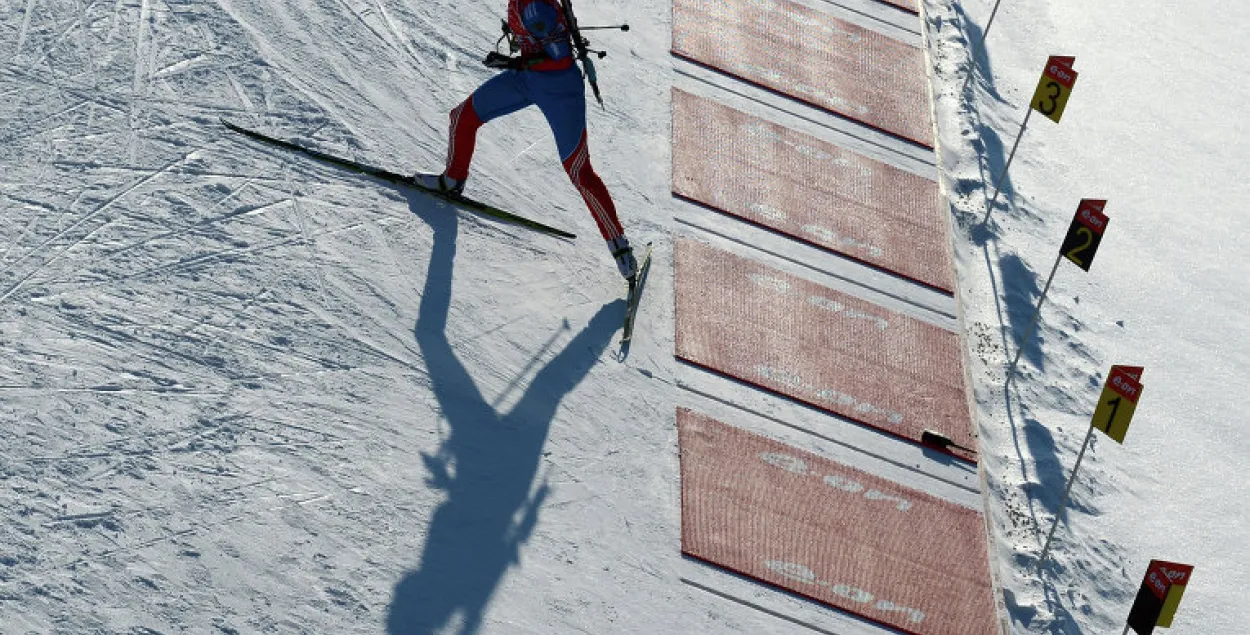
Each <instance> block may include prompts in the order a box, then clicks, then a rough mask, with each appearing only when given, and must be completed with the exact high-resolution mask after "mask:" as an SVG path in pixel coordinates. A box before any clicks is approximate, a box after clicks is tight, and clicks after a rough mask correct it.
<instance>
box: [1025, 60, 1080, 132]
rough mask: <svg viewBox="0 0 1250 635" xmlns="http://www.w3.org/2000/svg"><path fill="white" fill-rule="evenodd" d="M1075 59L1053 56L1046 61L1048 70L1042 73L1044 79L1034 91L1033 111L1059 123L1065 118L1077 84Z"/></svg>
mask: <svg viewBox="0 0 1250 635" xmlns="http://www.w3.org/2000/svg"><path fill="white" fill-rule="evenodd" d="M1075 61H1076V58H1075V57H1068V56H1063V55H1052V56H1050V59H1048V60H1046V68H1045V69H1044V70H1043V71H1042V79H1041V80H1040V81H1038V83H1037V90H1035V91H1033V101H1032V102H1031V104H1030V105H1031V106H1032V107H1033V110H1036V111H1037V112H1040V113H1042V114H1043V115H1046V116H1047V117H1050V120H1051V121H1054V122H1055V123H1059V119H1060V118H1061V117H1063V109H1064V108H1065V107H1067V105H1068V96H1070V95H1071V94H1072V86H1074V85H1075V84H1076V75H1077V73H1076V71H1074V70H1072V63H1073V62H1075Z"/></svg>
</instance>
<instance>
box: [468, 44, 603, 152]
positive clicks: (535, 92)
mask: <svg viewBox="0 0 1250 635" xmlns="http://www.w3.org/2000/svg"><path fill="white" fill-rule="evenodd" d="M528 106H538V109H539V110H541V111H542V112H543V116H544V117H546V118H547V125H549V126H551V131H552V132H553V133H554V134H555V136H556V149H558V150H559V152H560V160H561V161H564V160H566V159H568V158H569V156H570V155H572V154H573V151H574V150H576V149H577V144H578V143H579V142H580V141H581V138H582V133H583V132H585V131H586V85H585V84H584V83H583V82H582V72H581V69H579V68H578V67H577V66H576V65H574V66H570V67H569V68H566V69H564V70H559V71H504V72H502V73H500V74H498V75H496V76H494V77H492V78H491V79H489V80H487V81H486V83H485V84H482V85H481V86H480V87H478V89H477V90H476V91H474V92H473V110H474V111H475V112H477V116H478V118H479V119H481V120H482V123H486V122H488V121H490V120H492V119H495V118H497V117H502V116H504V115H509V114H512V113H514V112H516V111H518V110H521V109H522V108H526V107H528Z"/></svg>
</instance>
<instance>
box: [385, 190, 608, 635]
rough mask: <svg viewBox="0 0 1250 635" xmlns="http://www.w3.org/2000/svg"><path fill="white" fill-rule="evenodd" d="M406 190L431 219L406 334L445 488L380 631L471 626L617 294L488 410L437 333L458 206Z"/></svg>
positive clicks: (540, 495) (537, 500)
mask: <svg viewBox="0 0 1250 635" xmlns="http://www.w3.org/2000/svg"><path fill="white" fill-rule="evenodd" d="M409 201H410V207H411V209H412V211H413V212H414V213H415V214H417V216H419V217H421V218H422V219H424V220H425V221H426V222H427V223H428V224H429V226H430V227H431V228H432V229H433V230H434V244H433V248H432V253H431V254H430V264H429V271H428V275H427V277H426V280H425V288H424V291H423V293H422V296H421V307H420V309H419V313H418V318H417V323H416V327H415V336H416V340H417V344H418V346H419V347H420V349H421V354H422V356H423V358H424V361H425V363H426V366H427V371H428V372H429V377H430V383H431V389H432V390H433V392H434V395H435V397H436V398H437V399H438V402H439V406H440V409H441V411H442V414H443V416H444V417H445V418H446V420H447V423H448V425H449V427H450V430H451V431H450V433H449V435H448V436H447V438H446V439H444V441H443V443H442V445H441V447H440V448H439V450H438V452H437V453H436V454H432V455H431V454H423V455H422V457H421V458H422V460H423V461H424V463H425V465H426V468H427V469H428V470H429V473H430V476H429V478H428V480H427V484H428V485H429V486H430V487H436V488H438V489H441V490H443V491H444V492H446V495H447V498H446V500H445V501H444V502H443V503H442V504H441V505H439V507H438V508H437V509H436V510H435V511H434V512H433V514H432V516H431V518H430V523H429V525H428V527H427V528H426V529H425V532H426V537H425V546H424V549H423V552H422V553H421V554H420V558H419V560H418V561H417V568H416V569H415V570H413V571H410V572H408V573H407V574H406V575H405V576H404V577H403V579H402V580H401V581H400V582H399V583H398V584H397V585H396V587H395V591H394V597H393V599H392V601H391V605H390V607H389V610H388V615H387V624H386V626H387V633H388V635H418V634H420V635H424V634H433V633H452V632H454V633H458V634H461V635H469V634H472V633H476V632H477V631H478V630H479V628H480V627H481V624H482V620H483V617H484V614H485V611H486V609H487V606H488V605H489V602H490V599H491V597H492V595H494V593H495V590H496V588H497V586H498V585H499V583H500V581H501V580H502V578H503V576H504V575H505V574H506V573H507V571H508V569H509V568H511V567H512V566H513V565H514V564H515V563H517V562H518V561H519V554H520V549H521V546H522V545H523V544H524V543H525V542H526V541H527V540H528V538H529V536H530V534H531V533H532V532H533V530H534V528H535V527H536V526H537V524H538V520H539V515H540V512H541V509H542V505H543V502H544V500H545V498H546V496H547V494H548V491H549V489H548V486H547V485H546V484H545V483H543V484H541V485H539V486H538V487H534V483H535V479H536V478H537V476H538V468H539V465H540V464H541V459H542V451H543V447H544V445H545V443H546V440H547V435H548V431H549V429H550V426H551V422H552V419H553V418H554V417H555V413H556V409H557V407H558V406H559V404H560V401H561V400H562V399H563V398H564V396H565V395H567V394H568V393H569V392H570V391H572V390H573V389H574V388H575V387H576V386H577V384H578V383H579V382H580V381H581V380H582V379H583V378H584V377H585V376H586V375H587V373H588V372H589V371H590V369H591V367H592V366H593V365H594V364H595V362H596V361H597V360H598V359H599V358H600V357H601V356H602V354H603V353H604V351H605V350H606V349H607V347H608V345H609V344H610V342H611V340H612V337H613V335H614V334H615V332H616V330H617V329H618V328H619V326H620V321H621V315H622V312H623V311H624V302H623V301H621V300H615V301H613V302H611V303H609V304H607V305H605V306H603V307H602V308H601V309H599V311H598V312H597V313H596V314H595V315H594V317H593V318H592V319H591V320H590V322H589V324H587V325H586V327H585V328H584V329H583V330H582V331H581V332H580V333H578V334H577V335H575V336H574V337H573V339H572V340H571V341H569V343H568V344H567V345H565V347H564V348H563V350H561V351H560V352H559V353H557V354H556V355H555V357H554V358H552V360H551V361H550V362H549V363H547V364H546V365H545V366H543V367H542V368H541V369H540V370H539V371H538V373H537V375H536V376H535V377H534V379H533V381H532V382H531V383H530V384H529V386H528V387H526V388H525V392H524V393H523V395H522V396H521V397H520V400H519V401H518V402H517V403H516V405H515V406H514V407H513V408H512V409H511V410H510V411H507V412H500V411H497V410H496V407H495V406H494V405H492V404H491V403H490V402H489V401H488V400H487V399H486V398H485V397H484V396H483V395H482V394H481V392H480V391H479V389H478V388H477V385H476V383H475V382H474V379H473V377H472V376H471V375H470V374H469V372H468V370H467V369H466V368H465V366H464V364H463V363H462V362H461V361H460V358H459V357H458V356H457V354H456V350H455V349H454V347H453V346H452V344H451V342H450V341H449V340H448V337H447V334H446V326H447V318H448V311H449V309H450V304H451V281H452V270H453V265H454V261H455V257H456V240H457V234H458V223H457V213H456V211H455V210H452V209H450V208H449V207H448V206H445V205H441V204H439V203H437V202H435V200H434V199H433V198H431V197H426V196H423V195H420V194H412V195H410V197H409Z"/></svg>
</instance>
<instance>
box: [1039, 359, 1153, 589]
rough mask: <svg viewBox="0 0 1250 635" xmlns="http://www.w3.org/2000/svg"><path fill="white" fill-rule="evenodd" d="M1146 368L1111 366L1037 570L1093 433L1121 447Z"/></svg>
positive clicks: (1047, 549) (1043, 547)
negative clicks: (1113, 441)
mask: <svg viewBox="0 0 1250 635" xmlns="http://www.w3.org/2000/svg"><path fill="white" fill-rule="evenodd" d="M1144 371H1145V368H1143V367H1141V366H1112V367H1111V372H1109V373H1107V383H1106V385H1104V386H1103V389H1102V395H1101V396H1099V397H1098V407H1097V408H1095V409H1094V416H1093V417H1092V418H1091V419H1090V422H1089V432H1088V433H1086V434H1085V442H1084V443H1082V444H1081V453H1080V454H1078V455H1077V456H1076V465H1074V466H1072V476H1070V477H1069V478H1068V485H1067V487H1065V488H1064V490H1063V498H1062V499H1060V501H1059V509H1058V511H1056V513H1055V520H1054V521H1053V522H1051V524H1050V531H1049V532H1047V534H1046V543H1045V544H1044V545H1042V554H1041V555H1040V556H1038V558H1037V565H1036V566H1037V567H1039V568H1040V567H1041V566H1042V563H1043V562H1045V561H1046V557H1047V556H1048V555H1050V541H1051V539H1052V538H1054V537H1055V529H1056V528H1057V527H1059V517H1060V516H1062V515H1063V510H1064V509H1065V508H1066V507H1067V505H1068V496H1069V495H1071V494H1072V484H1073V483H1075V482H1076V473H1077V471H1078V470H1080V469H1081V459H1083V458H1085V450H1087V449H1089V440H1090V439H1091V438H1092V437H1093V436H1094V430H1102V431H1103V432H1105V433H1106V434H1107V436H1109V437H1111V438H1112V439H1115V441H1116V442H1117V443H1121V444H1122V443H1124V435H1125V434H1127V433H1128V424H1129V422H1130V421H1131V420H1132V419H1133V412H1134V410H1136V408H1137V400H1138V399H1140V398H1141V391H1142V385H1141V376H1142V372H1144Z"/></svg>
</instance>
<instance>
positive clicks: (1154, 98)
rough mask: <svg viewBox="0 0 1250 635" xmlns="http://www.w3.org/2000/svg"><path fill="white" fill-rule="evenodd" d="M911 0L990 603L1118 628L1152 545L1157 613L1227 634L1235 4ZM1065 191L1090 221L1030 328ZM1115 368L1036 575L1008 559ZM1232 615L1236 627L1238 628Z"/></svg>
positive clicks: (1239, 544) (1237, 570)
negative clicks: (1172, 570)
mask: <svg viewBox="0 0 1250 635" xmlns="http://www.w3.org/2000/svg"><path fill="white" fill-rule="evenodd" d="M992 6H993V3H991V2H988V1H986V2H978V3H949V2H929V3H928V5H927V7H928V26H929V32H928V37H929V38H930V42H931V53H932V55H933V57H934V63H935V68H936V76H937V82H936V86H935V89H936V90H935V92H936V93H937V97H938V98H937V110H938V121H939V128H940V130H941V145H942V148H941V149H942V160H943V164H944V170H943V173H944V179H945V182H946V184H947V186H948V187H949V189H950V192H951V193H952V213H953V214H954V216H955V218H956V219H957V221H958V223H959V225H960V226H961V227H962V230H961V231H959V232H957V234H956V251H957V254H958V258H959V263H958V267H959V270H960V284H961V287H962V292H961V299H962V302H963V306H962V309H963V318H964V327H965V329H966V336H967V343H968V346H969V347H970V349H971V351H972V353H973V355H972V358H971V359H972V365H973V367H972V368H971V369H970V372H971V373H972V374H973V376H974V378H975V380H976V397H977V404H978V407H979V419H980V425H981V434H982V448H983V451H984V455H983V460H984V461H985V468H986V469H985V473H986V475H987V479H988V482H989V484H990V491H989V494H990V495H989V500H990V512H991V514H992V522H991V524H992V526H993V527H994V542H995V544H996V546H997V550H998V568H999V571H1000V574H1001V575H1002V582H1003V584H1004V587H1005V591H1004V596H1005V600H1006V604H1007V607H1008V609H1009V610H1010V612H1011V615H1012V618H1013V623H1014V627H1015V630H1016V632H1020V633H1065V634H1066V633H1119V632H1121V630H1122V629H1123V624H1124V619H1125V617H1126V616H1127V614H1128V609H1129V606H1130V605H1131V604H1132V602H1133V598H1134V596H1135V595H1136V592H1137V588H1138V586H1139V585H1140V584H1141V579H1142V576H1143V575H1144V573H1145V570H1146V566H1147V564H1148V563H1149V562H1150V560H1151V559H1162V560H1170V561H1176V562H1182V563H1187V564H1192V565H1195V567H1196V569H1195V571H1194V574H1193V577H1192V578H1191V579H1190V582H1189V585H1188V587H1187V591H1186V592H1185V597H1184V601H1183V602H1182V603H1181V607H1180V611H1179V612H1178V614H1177V617H1176V621H1175V622H1174V625H1173V627H1172V628H1171V629H1170V630H1167V631H1158V632H1167V633H1174V634H1177V635H1180V634H1189V633H1193V634H1198V633H1202V634H1207V633H1242V632H1246V627H1245V621H1246V619H1245V600H1246V598H1247V597H1248V596H1247V589H1250V549H1248V548H1247V541H1246V539H1245V528H1246V527H1248V526H1250V509H1247V506H1246V504H1245V503H1246V502H1247V501H1250V486H1248V485H1247V483H1248V482H1250V481H1247V479H1246V478H1245V477H1244V476H1243V473H1244V471H1245V466H1246V465H1247V464H1248V463H1247V461H1248V460H1250V441H1248V439H1250V437H1248V436H1247V434H1246V432H1245V415H1244V414H1243V413H1242V412H1241V409H1240V407H1239V405H1238V404H1239V401H1240V398H1239V397H1238V395H1237V390H1238V387H1240V386H1244V385H1246V383H1247V379H1248V378H1250V366H1248V365H1247V359H1248V358H1247V349H1248V346H1250V337H1248V335H1250V330H1248V329H1250V327H1247V325H1246V322H1245V320H1244V316H1245V315H1246V313H1247V310H1250V279H1248V277H1247V273H1248V272H1250V261H1248V260H1247V258H1246V255H1245V254H1246V253H1247V252H1246V249H1245V247H1244V245H1242V244H1240V243H1242V242H1244V240H1245V237H1246V236H1248V235H1250V219H1248V218H1247V216H1246V215H1245V214H1244V210H1243V209H1242V208H1243V207H1244V206H1245V204H1246V202H1247V200H1250V190H1247V184H1248V183H1250V181H1248V180H1247V176H1248V175H1250V172H1248V170H1250V168H1247V166H1248V165H1250V154H1248V153H1250V150H1247V148H1248V147H1250V144H1248V143H1247V142H1248V141H1250V131H1248V130H1247V129H1246V126H1245V125H1244V123H1243V120H1242V118H1241V117H1240V116H1238V111H1239V110H1241V104H1243V103H1244V101H1245V99H1246V98H1247V97H1250V87H1248V86H1247V85H1246V82H1245V81H1243V80H1244V78H1245V76H1246V72H1247V69H1250V66H1248V65H1247V62H1246V57H1245V45H1244V25H1246V24H1247V23H1250V8H1247V7H1246V6H1245V5H1242V4H1238V3H1212V2H1177V1H1169V2H1162V3H1151V4H1150V5H1149V6H1147V5H1143V4H1142V3H1135V2H1128V1H1125V0H1110V1H1108V2H1080V1H1078V0H1056V1H1053V2H1046V3H1026V2H1014V3H1013V2H1009V1H1008V2H1003V3H1002V5H1001V8H1000V10H999V14H998V16H997V17H996V18H995V19H994V23H993V24H992V26H991V29H990V31H989V36H988V37H987V38H986V48H985V51H978V55H979V56H980V59H981V63H982V64H983V66H982V68H988V69H989V70H990V73H988V74H986V73H978V78H979V79H978V80H977V82H975V85H974V86H973V87H972V93H971V94H973V95H975V97H974V99H973V102H972V105H971V107H969V106H968V103H967V101H966V100H965V99H962V98H961V94H960V91H959V89H960V86H961V85H962V84H963V81H964V77H965V76H966V71H967V67H968V64H969V59H970V58H969V53H968V50H967V49H968V45H969V42H970V41H972V42H975V41H976V40H977V39H979V37H980V34H981V28H983V27H984V25H985V23H986V20H988V18H989V15H990V11H991V9H992ZM1048 55H1075V56H1076V63H1075V66H1074V68H1075V69H1076V70H1077V72H1079V73H1080V76H1079V78H1078V80H1077V84H1076V87H1075V90H1074V92H1073V94H1072V98H1071V101H1070V102H1069V104H1068V109H1067V112H1066V113H1065V114H1064V116H1063V121H1062V123H1061V124H1059V125H1054V124H1052V123H1051V122H1050V121H1048V120H1046V119H1044V118H1042V117H1034V118H1032V120H1031V121H1030V124H1029V129H1028V130H1027V132H1026V133H1025V136H1024V139H1023V141H1022V142H1021V146H1020V150H1019V153H1018V155H1017V157H1016V159H1015V161H1014V163H1013V164H1012V166H1011V173H1010V180H1009V185H1008V187H1007V193H1008V194H1009V195H1010V196H1007V197H1006V198H1007V199H1008V200H1007V203H1004V202H1003V201H1001V200H1000V202H999V205H998V209H997V210H996V211H995V212H994V216H993V218H992V221H991V225H990V228H989V229H988V230H986V229H984V228H979V227H977V224H978V223H979V221H980V218H981V216H982V214H983V213H984V210H985V205H986V199H987V192H988V195H989V196H992V192H993V190H992V189H989V188H986V186H985V181H986V180H987V179H988V178H989V177H988V175H989V174H990V173H997V172H998V171H999V170H1000V169H1001V167H1002V165H1003V163H1004V162H1005V160H1006V156H1007V152H1008V151H1009V150H1010V147H1011V144H1012V143H1013V142H1014V140H1015V137H1016V134H1017V133H1018V132H1019V129H1020V124H1021V121H1022V120H1023V118H1024V114H1025V110H1024V109H1025V107H1026V105H1027V102H1028V101H1029V99H1030V97H1031V96H1032V94H1033V89H1034V87H1035V86H1036V84H1037V80H1038V77H1039V75H1040V73H1041V69H1042V67H1043V66H1044V64H1045V62H1046V58H1047V56H1048ZM1082 198H1105V199H1108V201H1109V202H1108V205H1107V210H1106V211H1107V213H1108V215H1109V216H1110V217H1111V222H1110V225H1109V227H1108V229H1107V234H1106V236H1105V237H1104V239H1103V242H1102V246H1101V247H1100V249H1099V252H1098V256H1097V259H1096V261H1095V262H1094V264H1093V267H1092V269H1091V271H1090V272H1089V273H1085V272H1083V271H1081V270H1080V269H1078V268H1077V267H1075V266H1072V265H1071V264H1068V263H1066V262H1065V263H1063V264H1062V265H1061V267H1060V269H1059V271H1058V273H1057V275H1056V276H1055V281H1054V283H1053V286H1052V288H1051V291H1050V294H1049V296H1050V297H1049V298H1048V299H1047V301H1046V303H1045V305H1044V307H1043V309H1042V321H1041V328H1040V337H1039V338H1037V339H1036V340H1034V341H1031V342H1028V343H1026V344H1025V353H1024V356H1023V359H1022V360H1021V370H1022V372H1021V379H1020V380H1019V381H1017V382H1013V383H1012V384H1011V388H1010V389H1009V390H1007V391H1005V392H1004V390H1003V386H1002V384H1003V377H1004V369H1005V367H1006V365H1007V364H1008V363H1009V362H1010V357H1011V356H1012V355H1014V354H1015V351H1016V350H1017V345H1018V340H1019V339H1020V338H1021V337H1022V336H1023V334H1024V332H1025V330H1026V329H1027V326H1028V320H1029V318H1030V316H1031V314H1032V312H1033V307H1034V306H1035V305H1036V302H1037V297H1038V294H1039V292H1040V290H1041V287H1042V286H1043V285H1044V283H1045V280H1046V277H1047V275H1048V274H1049V273H1050V269H1051V267H1052V266H1053V263H1054V260H1055V257H1056V256H1057V255H1058V246H1059V243H1060V242H1061V241H1062V238H1063V235H1064V233H1065V232H1066V230H1067V226H1068V224H1069V223H1070V222H1071V220H1072V215H1073V213H1074V212H1075V211H1076V205H1077V202H1078V201H1079V200H1080V199H1082ZM1112 364H1127V365H1138V366H1144V367H1145V369H1146V370H1145V373H1144V375H1143V377H1142V380H1143V384H1144V386H1145V387H1144V390H1143V395H1142V398H1141V401H1140V403H1139V404H1138V407H1137V411H1136V414H1135V416H1134V419H1133V424H1132V427H1131V428H1130V430H1129V433H1128V437H1127V439H1126V443H1125V444H1124V445H1123V446H1120V445H1118V444H1116V443H1115V442H1113V441H1111V440H1110V439H1108V438H1106V437H1103V436H1102V435H1101V434H1095V436H1094V441H1093V445H1092V447H1091V449H1090V451H1089V453H1088V454H1087V456H1086V457H1085V459H1084V461H1083V463H1082V465H1081V470H1080V474H1079V476H1078V479H1077V481H1076V484H1075V485H1074V487H1073V494H1072V503H1071V505H1070V509H1069V511H1068V513H1067V514H1066V516H1065V519H1066V522H1064V523H1062V524H1060V526H1059V528H1058V530H1057V531H1056V534H1055V539H1054V540H1055V543H1054V545H1053V546H1052V550H1053V557H1052V561H1051V563H1050V564H1048V565H1046V566H1045V567H1044V568H1043V569H1044V575H1043V576H1042V577H1041V579H1040V580H1039V578H1038V577H1037V576H1036V575H1035V574H1034V573H1032V572H1030V571H1029V569H1028V568H1029V567H1030V566H1031V565H1032V564H1033V563H1034V561H1035V558H1036V556H1037V555H1038V553H1039V552H1040V550H1041V543H1042V541H1043V540H1044V539H1045V532H1046V531H1047V530H1048V529H1049V526H1050V521H1051V520H1052V519H1053V518H1054V514H1055V513H1056V507H1057V505H1058V502H1059V498H1060V496H1061V495H1062V493H1063V487H1064V485H1065V483H1066V480H1067V478H1068V476H1069V474H1070V472H1071V469H1072V466H1073V463H1074V462H1075V460H1076V455H1077V453H1078V452H1079V450H1080V446H1081V443H1082V441H1084V438H1085V432H1086V430H1087V429H1088V423H1089V419H1090V415H1091V414H1092V411H1093V406H1094V405H1095V403H1096V401H1097V398H1098V394H1099V391H1100V390H1101V388H1102V383H1103V380H1104V377H1105V374H1106V372H1107V370H1108V369H1109V368H1110V366H1111V365H1112ZM1239 625H1240V626H1239Z"/></svg>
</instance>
